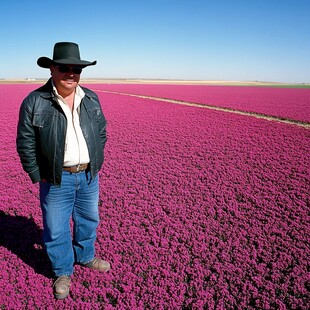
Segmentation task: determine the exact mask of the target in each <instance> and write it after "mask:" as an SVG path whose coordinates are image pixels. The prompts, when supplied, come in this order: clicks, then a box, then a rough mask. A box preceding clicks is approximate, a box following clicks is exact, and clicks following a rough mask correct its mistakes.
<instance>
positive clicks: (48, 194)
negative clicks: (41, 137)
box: [40, 171, 99, 277]
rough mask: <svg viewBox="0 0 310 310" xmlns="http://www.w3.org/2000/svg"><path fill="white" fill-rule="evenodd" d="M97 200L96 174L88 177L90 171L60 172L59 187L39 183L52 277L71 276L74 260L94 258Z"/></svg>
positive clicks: (44, 239)
mask: <svg viewBox="0 0 310 310" xmlns="http://www.w3.org/2000/svg"><path fill="white" fill-rule="evenodd" d="M98 199H99V180H98V176H96V177H95V178H94V179H91V176H90V172H87V173H86V172H85V171H82V172H79V173H70V172H67V171H63V173H62V181H61V186H54V185H52V184H50V183H48V182H40V203H41V209H42V215H43V242H44V247H45V250H46V252H47V254H48V257H49V259H50V260H51V263H52V269H53V272H54V274H55V276H57V277H59V276H61V275H72V273H73V265H74V263H79V264H83V263H87V262H89V261H91V260H92V259H93V258H94V256H95V246H94V243H95V240H96V229H97V226H98V224H99V214H98ZM71 218H72V221H73V229H72V235H71V229H70V221H71Z"/></svg>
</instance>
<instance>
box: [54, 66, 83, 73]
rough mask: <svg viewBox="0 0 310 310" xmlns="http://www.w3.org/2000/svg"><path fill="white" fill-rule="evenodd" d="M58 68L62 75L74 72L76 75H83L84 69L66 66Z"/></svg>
mask: <svg viewBox="0 0 310 310" xmlns="http://www.w3.org/2000/svg"><path fill="white" fill-rule="evenodd" d="M55 67H57V68H58V70H59V72H61V73H68V72H73V73H74V74H81V72H82V70H83V68H82V67H78V66H75V67H70V66H66V65H60V66H55Z"/></svg>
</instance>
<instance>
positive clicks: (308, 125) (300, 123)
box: [96, 89, 310, 128]
mask: <svg viewBox="0 0 310 310" xmlns="http://www.w3.org/2000/svg"><path fill="white" fill-rule="evenodd" d="M96 91H97V92H103V93H111V94H117V95H124V96H131V97H137V98H144V99H151V100H157V101H164V102H169V103H174V104H181V105H186V106H192V107H199V108H205V109H210V110H216V111H221V112H228V113H234V114H239V115H246V116H252V117H256V118H262V119H265V120H268V121H275V122H281V123H286V124H291V125H297V126H300V127H304V128H310V123H308V122H303V121H297V120H292V119H287V118H282V117H277V116H270V115H266V114H261V113H255V112H245V111H240V110H235V109H231V108H222V107H218V106H213V105H209V104H199V103H195V102H186V101H181V100H173V99H166V98H158V97H152V96H144V95H136V94H130V93H123V92H115V91H109V90H99V89H97V90H96Z"/></svg>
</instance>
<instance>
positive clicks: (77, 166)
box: [76, 164, 83, 172]
mask: <svg viewBox="0 0 310 310" xmlns="http://www.w3.org/2000/svg"><path fill="white" fill-rule="evenodd" d="M82 167H83V165H81V164H78V165H76V172H79V171H80V169H81V168H82Z"/></svg>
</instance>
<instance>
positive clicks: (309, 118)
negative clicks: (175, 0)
mask: <svg viewBox="0 0 310 310" xmlns="http://www.w3.org/2000/svg"><path fill="white" fill-rule="evenodd" d="M89 86H91V85H89ZM91 87H93V88H95V89H98V90H108V91H115V92H124V93H130V94H137V95H146V96H153V97H160V98H166V99H174V100H180V101H186V102H194V103H199V104H205V105H210V106H216V107H223V108H228V109H233V110H239V111H245V112H254V113H259V114H263V115H270V116H276V117H279V118H283V119H292V120H296V121H303V122H310V88H302V89H300V88H281V87H257V86H220V85H216V86H210V85H162V84H145V85H141V84H101V85H93V86H91Z"/></svg>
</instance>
